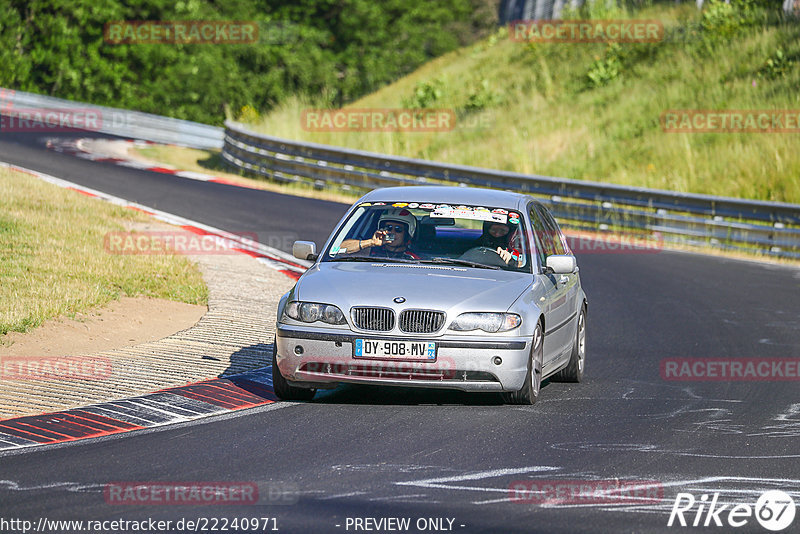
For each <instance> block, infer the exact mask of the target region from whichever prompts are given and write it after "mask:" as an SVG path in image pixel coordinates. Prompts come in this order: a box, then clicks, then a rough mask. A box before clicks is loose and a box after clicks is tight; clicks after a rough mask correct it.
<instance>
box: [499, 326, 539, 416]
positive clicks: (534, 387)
mask: <svg viewBox="0 0 800 534" xmlns="http://www.w3.org/2000/svg"><path fill="white" fill-rule="evenodd" d="M543 358H544V335H543V333H542V323H537V324H536V330H535V331H534V333H533V341H532V343H531V357H530V358H529V359H528V373H527V374H526V375H525V384H524V385H523V386H522V389H520V390H519V391H512V392H507V393H503V400H504V401H505V402H506V403H507V404H526V405H532V404H535V403H536V401H537V400H538V399H539V392H540V391H541V389H542V361H543Z"/></svg>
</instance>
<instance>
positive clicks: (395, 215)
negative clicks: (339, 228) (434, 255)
mask: <svg viewBox="0 0 800 534" xmlns="http://www.w3.org/2000/svg"><path fill="white" fill-rule="evenodd" d="M416 231H417V218H416V217H414V215H413V214H412V213H411V212H410V211H408V210H406V209H396V210H388V211H386V213H384V214H383V215H381V216H380V219H378V229H377V230H375V233H374V234H373V235H372V237H371V238H370V239H348V240H346V241H343V242H342V245H341V248H343V249H346V250H347V254H357V255H359V256H370V257H379V258H400V259H411V260H418V259H420V256H418V255H417V254H416V253H414V252H413V251H412V250H411V248H410V247H411V239H412V238H413V237H414V234H415V233H416Z"/></svg>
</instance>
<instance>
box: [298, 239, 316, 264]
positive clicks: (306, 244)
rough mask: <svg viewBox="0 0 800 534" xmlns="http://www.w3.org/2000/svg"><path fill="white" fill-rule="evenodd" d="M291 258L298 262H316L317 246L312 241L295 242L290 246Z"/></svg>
mask: <svg viewBox="0 0 800 534" xmlns="http://www.w3.org/2000/svg"><path fill="white" fill-rule="evenodd" d="M292 256H294V257H295V258H297V259H298V260H308V261H316V259H317V244H316V243H314V242H313V241H295V242H294V244H293V245H292Z"/></svg>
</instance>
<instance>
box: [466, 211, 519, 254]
mask: <svg viewBox="0 0 800 534" xmlns="http://www.w3.org/2000/svg"><path fill="white" fill-rule="evenodd" d="M514 230H516V229H514ZM514 230H512V227H511V225H509V224H505V223H498V222H492V221H484V223H483V234H482V235H481V236H480V237H479V238H478V241H477V243H476V246H478V247H486V248H490V249H492V250H494V251H495V252H497V254H498V255H499V256H500V258H502V260H503V261H504V262H506V263H509V262H510V261H511V259H512V258H513V259H516V260H517V261H518V263H522V259H521V256H520V252H519V251H518V250H516V249H515V248H514V245H513V244H512V243H513V242H515V241H516V239H514V238H515V237H516V236H515V232H514Z"/></svg>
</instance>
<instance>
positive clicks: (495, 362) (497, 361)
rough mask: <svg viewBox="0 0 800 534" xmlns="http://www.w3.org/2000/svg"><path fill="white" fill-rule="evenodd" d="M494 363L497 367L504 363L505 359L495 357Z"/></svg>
mask: <svg viewBox="0 0 800 534" xmlns="http://www.w3.org/2000/svg"><path fill="white" fill-rule="evenodd" d="M492 363H493V364H495V365H500V364H501V363H503V358H501V357H500V356H495V357H494V358H492Z"/></svg>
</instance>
